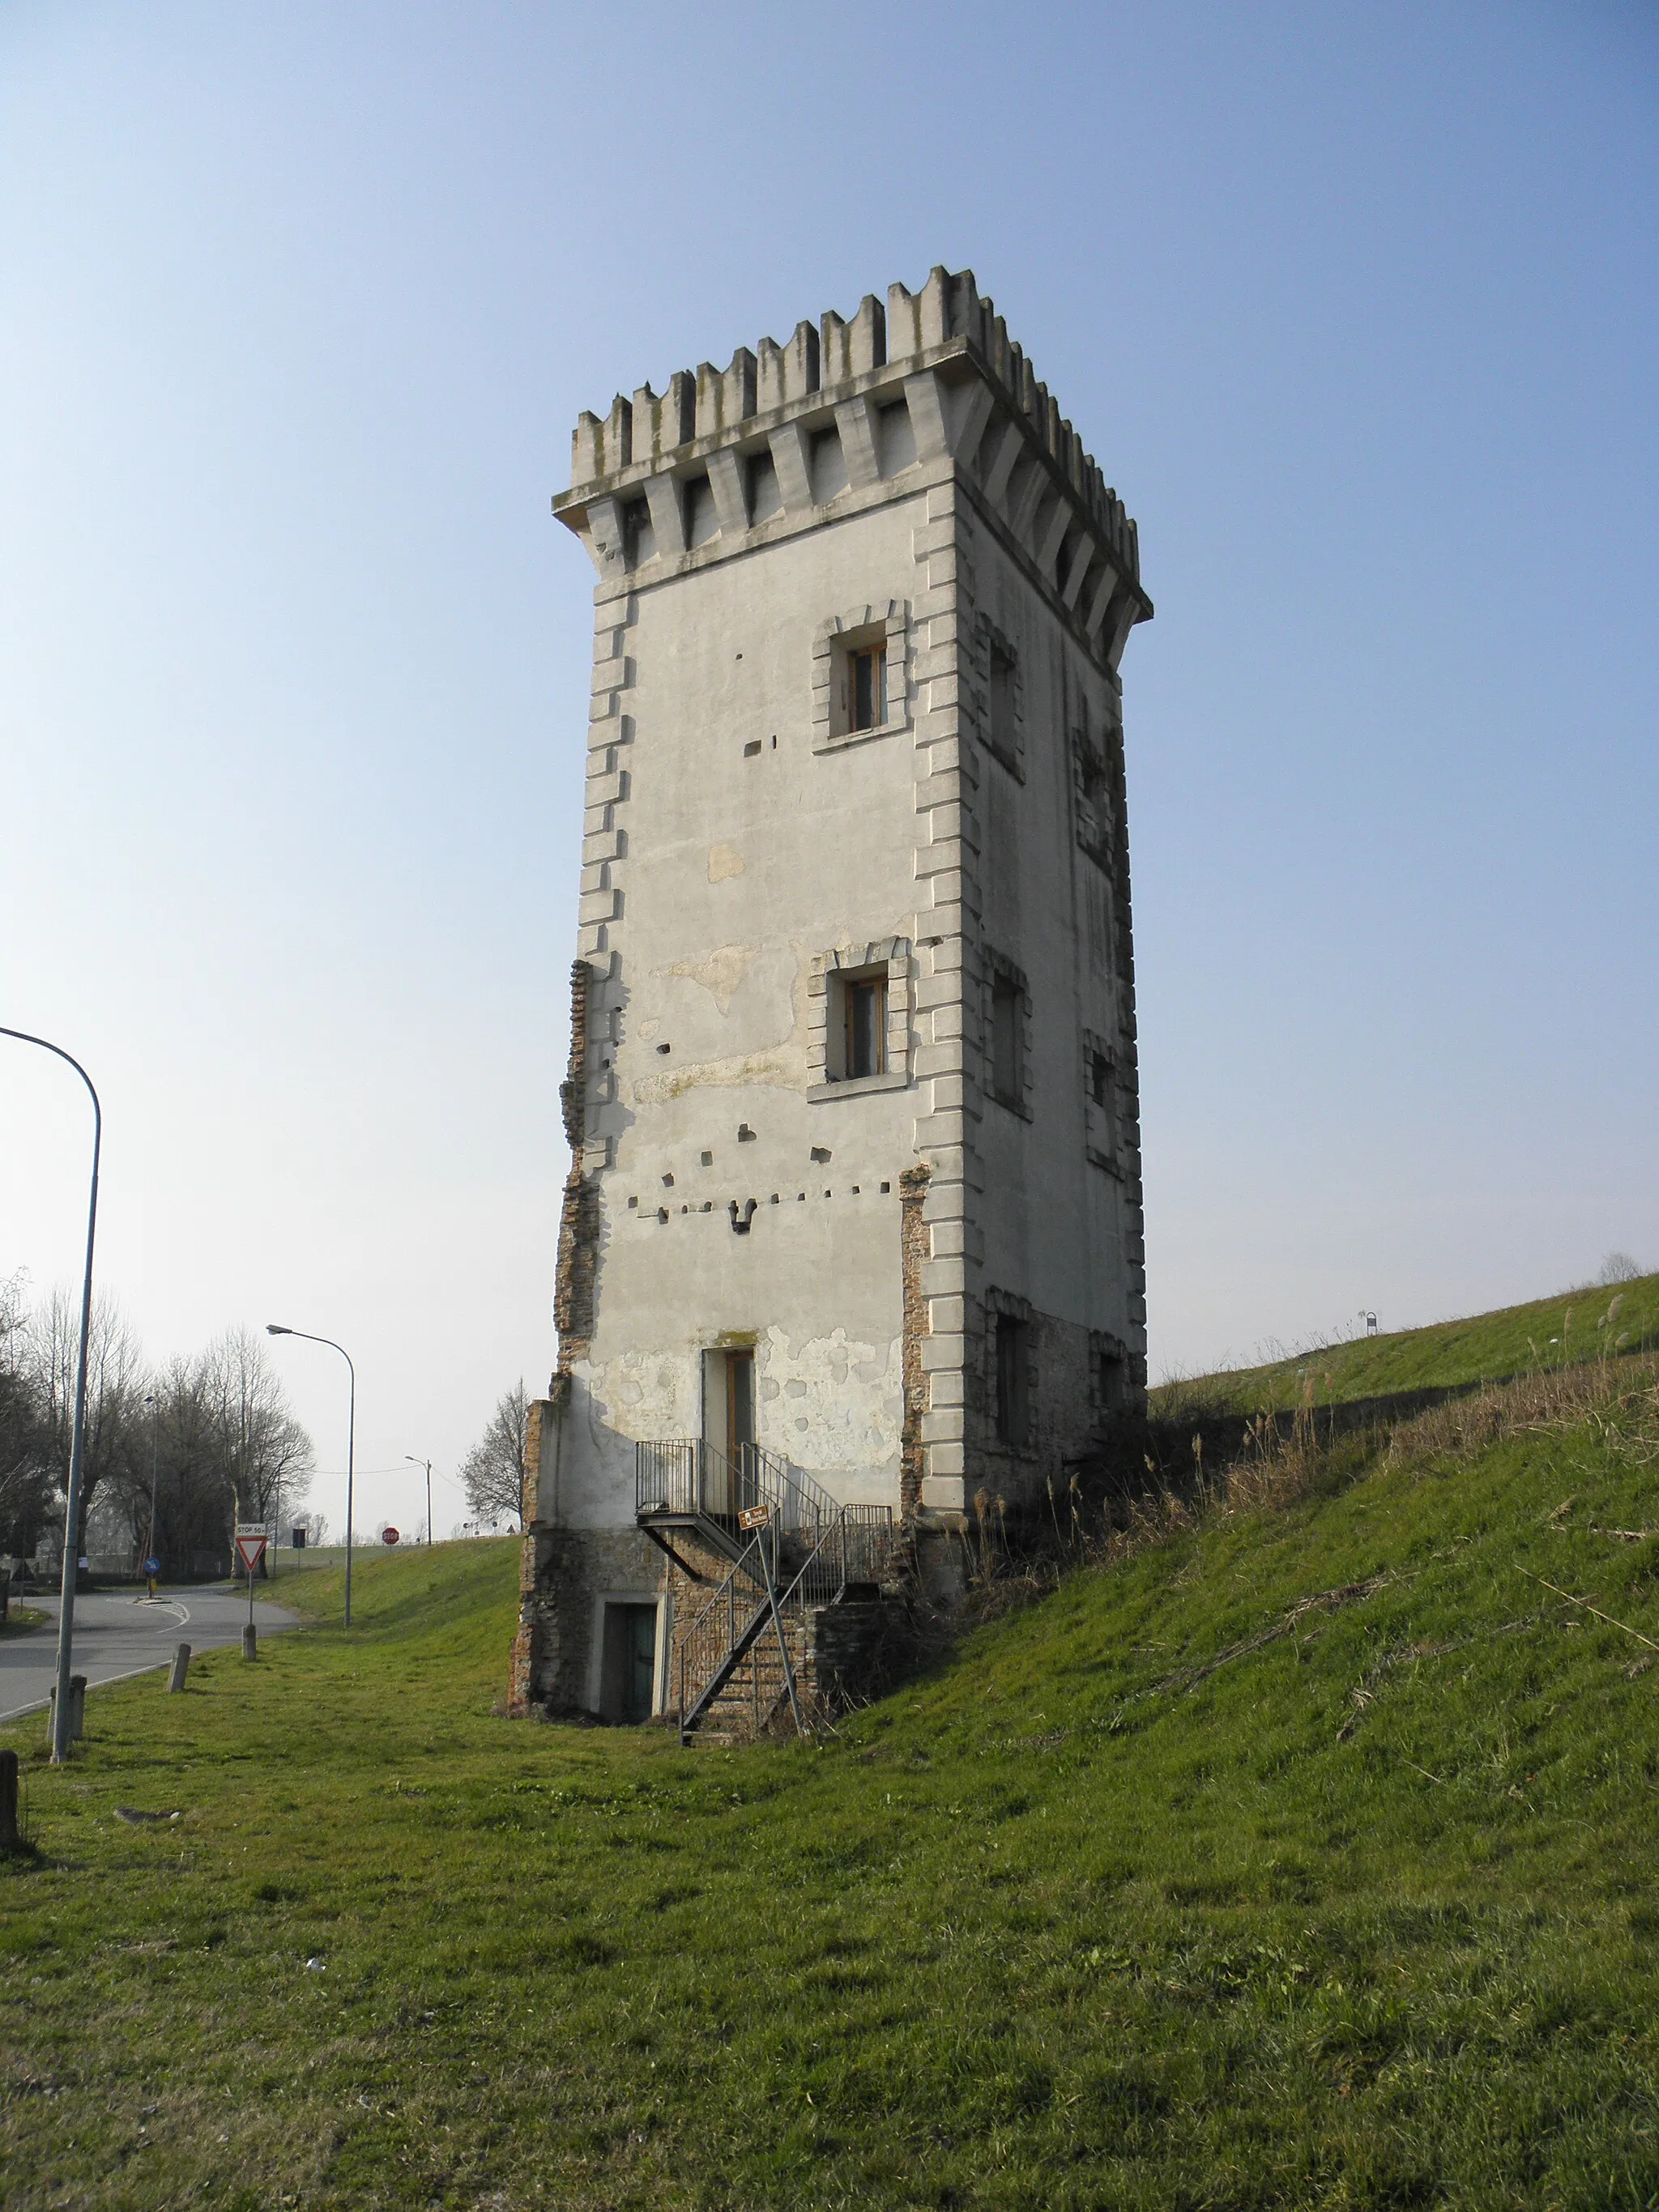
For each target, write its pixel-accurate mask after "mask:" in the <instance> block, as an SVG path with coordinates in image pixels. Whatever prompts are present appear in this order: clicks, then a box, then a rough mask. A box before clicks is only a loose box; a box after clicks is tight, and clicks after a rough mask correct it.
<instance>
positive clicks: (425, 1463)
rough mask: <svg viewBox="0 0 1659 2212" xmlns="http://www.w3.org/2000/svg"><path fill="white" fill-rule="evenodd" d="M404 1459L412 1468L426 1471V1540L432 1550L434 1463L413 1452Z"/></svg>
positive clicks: (407, 1453) (405, 1455) (406, 1454)
mask: <svg viewBox="0 0 1659 2212" xmlns="http://www.w3.org/2000/svg"><path fill="white" fill-rule="evenodd" d="M404 1458H405V1459H406V1460H407V1461H408V1462H409V1463H410V1466H411V1467H423V1468H425V1469H426V1541H427V1546H428V1549H430V1548H431V1544H432V1462H431V1461H430V1460H429V1459H416V1456H415V1455H414V1453H413V1452H405V1453H404Z"/></svg>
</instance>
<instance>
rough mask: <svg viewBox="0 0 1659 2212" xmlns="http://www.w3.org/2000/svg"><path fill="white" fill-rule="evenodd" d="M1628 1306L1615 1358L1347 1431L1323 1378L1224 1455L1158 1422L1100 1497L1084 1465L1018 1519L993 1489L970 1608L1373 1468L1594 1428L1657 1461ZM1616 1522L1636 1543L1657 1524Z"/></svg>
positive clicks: (1649, 1367)
mask: <svg viewBox="0 0 1659 2212" xmlns="http://www.w3.org/2000/svg"><path fill="white" fill-rule="evenodd" d="M1618 1306H1619V1301H1618V1300H1617V1299H1616V1298H1615V1299H1614V1300H1613V1304H1612V1305H1611V1307H1610V1308H1609V1310H1608V1313H1607V1316H1606V1319H1605V1321H1604V1322H1603V1323H1602V1324H1601V1327H1602V1328H1603V1329H1604V1331H1605V1334H1604V1337H1603V1341H1604V1343H1605V1344H1606V1345H1607V1347H1608V1349H1607V1352H1605V1353H1604V1355H1603V1356H1602V1357H1601V1358H1595V1359H1589V1360H1586V1361H1584V1362H1583V1363H1582V1364H1578V1365H1576V1366H1571V1367H1553V1368H1547V1369H1541V1370H1538V1371H1536V1372H1534V1373H1532V1374H1528V1375H1524V1376H1519V1377H1518V1378H1516V1380H1514V1381H1512V1382H1506V1383H1493V1384H1488V1385H1483V1386H1482V1387H1481V1388H1480V1389H1477V1390H1472V1391H1469V1392H1468V1393H1466V1394H1464V1395H1460V1396H1455V1397H1449V1398H1447V1399H1446V1400H1445V1401H1443V1403H1441V1404H1439V1405H1436V1406H1431V1407H1427V1408H1426V1409H1425V1410H1423V1411H1421V1412H1418V1413H1411V1414H1408V1415H1402V1416H1401V1417H1400V1418H1398V1419H1394V1420H1392V1421H1389V1420H1386V1419H1379V1420H1376V1421H1374V1422H1372V1423H1371V1424H1370V1425H1368V1426H1367V1427H1365V1428H1364V1429H1362V1430H1348V1431H1342V1430H1340V1429H1339V1428H1337V1427H1336V1426H1335V1425H1334V1424H1332V1423H1331V1422H1330V1421H1329V1420H1328V1419H1323V1418H1322V1416H1323V1415H1324V1414H1325V1413H1326V1410H1327V1409H1324V1408H1322V1407H1319V1406H1318V1405H1317V1404H1316V1400H1315V1386H1314V1383H1313V1382H1312V1380H1311V1379H1310V1380H1309V1381H1308V1382H1307V1383H1304V1386H1303V1391H1302V1395H1301V1401H1300V1402H1299V1403H1298V1405H1297V1407H1296V1409H1295V1411H1294V1413H1292V1414H1291V1417H1290V1419H1289V1420H1288V1421H1286V1420H1285V1419H1284V1418H1283V1417H1282V1416H1281V1415H1278V1414H1275V1413H1271V1412H1261V1413H1256V1414H1255V1415H1253V1416H1252V1417H1251V1418H1250V1419H1249V1420H1247V1421H1245V1422H1244V1423H1243V1424H1242V1425H1234V1429H1233V1437H1234V1441H1233V1443H1232V1445H1231V1449H1223V1450H1222V1451H1221V1452H1220V1453H1219V1454H1218V1451H1217V1449H1216V1443H1215V1439H1214V1436H1213V1433H1212V1440H1211V1442H1210V1443H1209V1445H1208V1446H1207V1447H1206V1437H1205V1431H1203V1430H1202V1429H1199V1430H1195V1431H1193V1432H1192V1433H1191V1434H1190V1435H1189V1436H1187V1437H1175V1436H1172V1435H1171V1434H1170V1431H1171V1429H1172V1427H1174V1426H1176V1425H1175V1424H1172V1423H1170V1421H1168V1420H1162V1421H1158V1422H1149V1423H1148V1424H1147V1426H1146V1431H1145V1434H1144V1436H1143V1437H1142V1438H1141V1439H1140V1441H1141V1442H1142V1443H1143V1444H1144V1445H1145V1449H1144V1450H1143V1452H1142V1455H1141V1458H1142V1469H1143V1472H1144V1475H1145V1478H1146V1479H1145V1480H1144V1482H1143V1483H1140V1484H1139V1485H1136V1486H1130V1485H1128V1484H1126V1483H1125V1482H1123V1481H1122V1480H1117V1481H1115V1482H1113V1483H1111V1484H1110V1485H1109V1486H1108V1487H1107V1489H1106V1490H1105V1492H1104V1494H1103V1495H1097V1494H1091V1490H1090V1487H1089V1486H1087V1485H1086V1484H1085V1482H1084V1481H1083V1480H1079V1476H1078V1475H1077V1474H1073V1475H1072V1476H1071V1478H1070V1480H1069V1481H1068V1482H1067V1484H1066V1486H1065V1488H1064V1489H1063V1490H1060V1489H1059V1488H1057V1487H1056V1486H1055V1484H1054V1482H1053V1481H1052V1480H1050V1481H1049V1483H1048V1485H1047V1495H1046V1500H1045V1504H1046V1510H1041V1509H1040V1510H1039V1511H1038V1512H1037V1513H1036V1514H1035V1515H1031V1514H1027V1515H1025V1516H1020V1517H1019V1518H1018V1520H1017V1519H1016V1518H1015V1517H1014V1516H1012V1514H1011V1512H1010V1511H1009V1509H1008V1508H1007V1506H1006V1502H1005V1501H1004V1500H1003V1499H1002V1498H998V1497H994V1496H992V1495H991V1494H990V1493H989V1492H986V1491H981V1492H978V1494H977V1495H976V1496H975V1499H974V1513H975V1523H974V1528H973V1532H972V1534H971V1535H970V1536H969V1538H968V1539H967V1540H966V1542H965V1564H966V1566H967V1570H968V1578H969V1600H968V1611H969V1614H970V1616H971V1617H973V1618H975V1619H976V1620H989V1619H993V1618H995V1617H997V1616H1000V1614H1002V1613H1006V1612H1007V1611H1009V1610H1010V1609H1012V1608H1013V1607H1018V1606H1019V1605H1021V1604H1024V1603H1028V1602H1030V1601H1034V1600H1035V1599H1036V1598H1038V1597H1041V1596H1042V1595H1046V1594H1047V1593H1048V1591H1050V1590H1052V1589H1054V1588H1055V1587H1056V1586H1057V1585H1058V1583H1060V1580H1061V1579H1062V1578H1063V1577H1065V1576H1066V1575H1067V1574H1069V1573H1071V1572H1073V1571H1075V1570H1076V1569H1077V1568H1079V1567H1085V1566H1112V1565H1117V1564H1118V1563H1119V1562H1121V1561H1122V1560H1125V1559H1131V1558H1133V1557H1134V1556H1135V1555H1136V1554H1138V1553H1141V1552H1143V1551H1145V1550H1146V1549H1147V1548H1148V1547H1151V1546H1153V1545H1158V1544H1164V1543H1168V1542H1170V1541H1171V1540H1172V1539H1175V1538H1177V1537H1182V1536H1187V1535H1192V1534H1197V1533H1198V1532H1199V1531H1200V1529H1203V1528H1212V1527H1215V1526H1218V1525H1219V1524H1221V1523H1224V1522H1228V1521H1231V1520H1235V1519H1237V1518H1238V1517H1239V1516H1244V1515H1253V1514H1261V1513H1272V1512H1278V1511H1282V1510H1284V1509H1285V1507H1286V1506H1289V1505H1291V1504H1295V1503H1297V1501H1298V1500H1299V1499H1302V1498H1309V1497H1311V1496H1314V1495H1315V1494H1316V1493H1318V1492H1322V1491H1328V1490H1330V1489H1333V1488H1336V1487H1340V1486H1343V1485H1345V1484H1346V1483H1348V1482H1352V1481H1356V1480H1364V1479H1365V1478H1366V1477H1367V1476H1369V1475H1373V1474H1381V1473H1383V1472H1386V1471H1389V1470H1392V1469H1395V1468H1407V1467H1412V1466H1420V1467H1423V1468H1425V1470H1427V1469H1428V1468H1431V1467H1432V1466H1433V1465H1434V1464H1435V1463H1436V1462H1442V1463H1443V1462H1446V1461H1449V1460H1450V1461H1457V1460H1465V1459H1469V1458H1472V1457H1474V1455H1477V1454H1478V1453H1480V1452H1482V1451H1484V1450H1486V1449H1488V1448H1489V1447H1490V1446H1491V1445H1492V1444H1495V1443H1500V1442H1502V1441H1503V1440H1504V1438H1505V1437H1516V1436H1523V1435H1552V1434H1564V1433H1565V1432H1566V1431H1569V1430H1571V1429H1574V1428H1577V1427H1580V1426H1584V1425H1589V1426H1590V1427H1593V1428H1594V1430H1595V1432H1596V1435H1597V1437H1598V1439H1599V1440H1600V1441H1601V1443H1604V1444H1606V1445H1608V1446H1609V1447H1611V1448H1612V1449H1614V1450H1615V1451H1616V1452H1617V1453H1618V1454H1619V1455H1620V1456H1621V1457H1623V1458H1625V1459H1626V1460H1627V1461H1628V1462H1630V1463H1631V1464H1632V1465H1636V1466H1643V1467H1646V1466H1650V1465H1652V1464H1654V1463H1655V1462H1659V1357H1656V1356H1654V1355H1653V1354H1651V1353H1648V1354H1639V1355H1633V1356H1632V1355H1629V1354H1626V1355H1622V1356H1620V1355H1619V1354H1618V1353H1616V1352H1614V1351H1613V1345H1614V1343H1615V1341H1616V1340H1615V1338H1614V1335H1613V1323H1614V1322H1616V1320H1617V1317H1618ZM1206 1450H1207V1453H1208V1462H1209V1463H1207V1464H1206ZM1606 1533H1607V1534H1615V1535H1624V1536H1627V1537H1629V1538H1630V1539H1632V1541H1635V1540H1637V1539H1639V1538H1644V1537H1646V1536H1647V1535H1649V1534H1652V1533H1655V1532H1650V1531H1648V1530H1645V1529H1644V1530H1610V1531H1607V1532H1606Z"/></svg>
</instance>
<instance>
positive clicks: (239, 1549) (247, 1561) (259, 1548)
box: [236, 1528, 266, 1575]
mask: <svg viewBox="0 0 1659 2212" xmlns="http://www.w3.org/2000/svg"><path fill="white" fill-rule="evenodd" d="M265 1541H266V1539H265V1532H264V1529H263V1528H261V1529H258V1531H256V1532H255V1533H253V1534H248V1535H245V1534H243V1533H242V1531H241V1530H240V1529H238V1531H237V1532H236V1556H237V1558H238V1559H240V1561H241V1563H242V1565H244V1566H245V1567H246V1569H247V1571H248V1573H249V1574H250V1575H252V1572H253V1571H254V1569H255V1568H256V1567H257V1566H258V1564H259V1562H260V1560H261V1559H264V1555H265Z"/></svg>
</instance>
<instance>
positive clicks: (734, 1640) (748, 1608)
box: [634, 1437, 893, 1729]
mask: <svg viewBox="0 0 1659 2212" xmlns="http://www.w3.org/2000/svg"><path fill="white" fill-rule="evenodd" d="M634 1504H635V1515H636V1516H637V1517H638V1518H639V1519H641V1520H645V1519H647V1517H648V1516H653V1515H657V1514H671V1515H674V1516H686V1517H687V1518H691V1519H701V1520H705V1521H709V1522H714V1523H716V1524H718V1525H719V1526H720V1529H721V1531H722V1538H723V1541H725V1542H726V1543H728V1544H729V1542H730V1541H731V1538H732V1534H733V1533H734V1528H735V1525H736V1524H737V1523H738V1522H739V1519H740V1516H742V1515H743V1514H744V1511H745V1510H747V1509H750V1508H752V1507H755V1506H760V1505H764V1506H766V1507H768V1508H769V1512H768V1514H767V1517H766V1520H765V1522H763V1525H762V1526H761V1527H760V1528H757V1530H756V1531H755V1533H754V1534H753V1535H752V1536H750V1539H749V1541H747V1542H745V1543H744V1547H743V1549H742V1551H741V1552H740V1553H738V1556H737V1558H736V1559H734V1560H733V1562H732V1565H731V1566H730V1568H729V1569H728V1570H727V1572H726V1577H725V1579H724V1581H723V1582H721V1583H720V1584H719V1586H718V1587H717V1588H716V1589H714V1591H713V1592H711V1594H710V1595H709V1596H708V1599H707V1600H706V1601H705V1602H704V1603H703V1605H702V1607H701V1608H700V1609H699V1611H698V1612H697V1613H696V1615H695V1616H694V1618H693V1619H692V1620H691V1622H690V1625H689V1626H688V1627H687V1628H686V1629H685V1630H684V1632H683V1633H682V1634H681V1635H680V1636H679V1637H678V1638H677V1641H678V1644H679V1692H680V1696H679V1715H680V1723H681V1727H682V1729H684V1724H685V1716H686V1714H687V1713H688V1712H689V1711H690V1710H691V1709H692V1707H693V1706H694V1705H696V1703H697V1702H698V1700H699V1699H702V1697H703V1696H704V1695H705V1694H706V1692H707V1690H708V1686H709V1685H710V1684H711V1683H712V1682H713V1681H714V1680H715V1678H716V1676H717V1675H718V1674H719V1673H720V1669H721V1668H722V1667H724V1666H725V1665H726V1662H727V1661H728V1660H729V1659H730V1658H731V1656H732V1653H733V1652H734V1651H735V1650H736V1649H737V1646H738V1642H739V1639H740V1638H748V1639H749V1640H750V1642H751V1643H752V1642H753V1640H754V1637H755V1633H756V1626H757V1613H758V1611H760V1610H763V1609H769V1610H772V1611H773V1612H774V1613H775V1618H776V1620H777V1626H778V1632H779V1634H780V1636H782V1635H783V1634H785V1632H786V1631H785V1627H784V1620H785V1616H786V1614H787V1617H788V1619H789V1620H790V1621H791V1623H792V1624H793V1622H794V1621H795V1620H798V1619H799V1614H800V1613H801V1612H802V1610H803V1609H804V1608H807V1607H816V1606H821V1605H831V1604H834V1603H835V1601H836V1599H837V1598H839V1597H840V1596H841V1595H842V1592H843V1591H844V1590H845V1589H847V1588H848V1584H849V1583H868V1582H879V1581H880V1580H881V1579H882V1577H883V1575H884V1571H885V1570H886V1568H887V1565H888V1564H889V1552H890V1545H891V1541H892V1534H893V1512H892V1508H891V1507H890V1506H888V1505H866V1504H857V1505H843V1504H841V1503H840V1502H839V1500H837V1499H836V1498H832V1497H831V1496H830V1495H829V1492H828V1491H826V1490H824V1489H823V1487H822V1486H820V1485H819V1484H817V1482H815V1481H814V1480H813V1479H812V1477H811V1475H809V1474H805V1473H803V1472H802V1471H801V1470H800V1469H799V1468H792V1467H789V1466H787V1465H786V1464H785V1463H784V1462H781V1461H780V1460H777V1459H775V1458H774V1457H773V1456H772V1455H771V1454H770V1453H769V1452H768V1451H766V1450H765V1449H763V1448H762V1447H761V1446H760V1445H758V1444H744V1445H740V1446H739V1447H738V1452H737V1454H736V1455H734V1456H733V1457H730V1458H728V1457H727V1455H726V1454H725V1453H724V1452H721V1451H719V1450H717V1449H715V1448H714V1445H712V1444H710V1443H707V1442H706V1441H704V1440H703V1439H702V1438H701V1437H677V1438H671V1439H667V1440H665V1441H662V1442H659V1443H636V1444H635V1457H634ZM786 1547H787V1554H788V1556H787V1557H786V1556H785V1554H786ZM744 1585H746V1595H745V1601H744V1605H743V1606H742V1608H741V1618H740V1617H739V1605H738V1593H739V1590H740V1589H743V1588H744ZM785 1674H786V1676H789V1674H790V1669H789V1666H788V1662H787V1658H786V1662H785ZM788 1686H789V1689H790V1692H791V1696H792V1703H793V1678H792V1677H791V1678H790V1680H789V1685H788Z"/></svg>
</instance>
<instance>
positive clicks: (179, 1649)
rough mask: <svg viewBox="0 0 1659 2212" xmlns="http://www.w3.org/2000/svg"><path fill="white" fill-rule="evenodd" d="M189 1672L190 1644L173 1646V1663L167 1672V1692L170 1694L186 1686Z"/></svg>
mask: <svg viewBox="0 0 1659 2212" xmlns="http://www.w3.org/2000/svg"><path fill="white" fill-rule="evenodd" d="M189 1672H190V1646H189V1644H177V1645H175V1646H174V1648H173V1665H172V1668H170V1669H169V1671H168V1674H167V1692H168V1694H169V1695H171V1694H172V1693H173V1692H174V1691H176V1690H182V1689H183V1688H184V1686H185V1675H186V1674H189Z"/></svg>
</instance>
